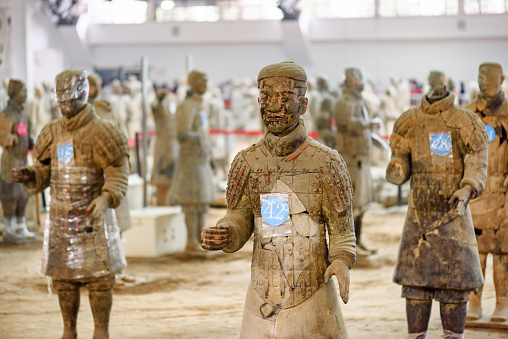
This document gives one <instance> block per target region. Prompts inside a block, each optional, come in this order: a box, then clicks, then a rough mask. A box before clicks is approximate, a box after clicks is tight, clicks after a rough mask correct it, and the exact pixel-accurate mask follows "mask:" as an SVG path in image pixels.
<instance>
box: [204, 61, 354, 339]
mask: <svg viewBox="0 0 508 339" xmlns="http://www.w3.org/2000/svg"><path fill="white" fill-rule="evenodd" d="M306 81H307V76H306V74H305V71H304V69H303V68H302V67H301V66H299V65H296V64H294V63H292V62H282V63H278V64H273V65H269V66H266V67H264V68H263V69H262V70H261V71H260V72H259V75H258V87H259V90H260V94H259V107H260V111H261V118H262V120H263V123H264V125H265V127H266V134H265V136H264V138H263V139H261V140H260V141H259V142H258V143H256V144H254V145H252V146H250V147H248V148H246V149H244V150H242V151H241V152H240V153H238V154H237V156H236V157H235V159H234V160H233V164H232V166H231V170H230V173H229V182H228V190H227V202H228V210H227V213H226V216H225V217H224V218H222V219H221V220H219V222H218V223H217V225H216V226H215V227H207V228H204V229H203V231H202V246H203V248H205V249H207V250H223V251H224V252H228V253H229V252H235V251H238V250H239V249H240V248H242V247H243V246H244V245H245V243H246V242H247V240H248V239H249V238H250V237H251V235H252V234H254V253H253V259H252V276H251V282H250V286H249V289H248V292H247V297H246V300H245V309H244V313H243V320H242V328H241V333H240V338H243V339H244V338H301V337H309V338H310V337H312V338H314V337H316V338H347V337H348V335H347V330H346V327H345V324H344V319H343V317H342V313H341V311H340V307H339V302H338V298H337V291H336V288H335V283H334V282H333V280H330V278H331V276H332V275H335V276H336V277H337V279H338V282H339V290H340V296H341V298H342V300H343V301H344V302H347V301H348V298H349V270H350V269H351V268H352V267H353V265H354V263H355V235H354V229H353V220H352V218H353V216H352V213H353V206H352V205H353V192H352V187H351V180H350V178H349V174H348V172H347V169H346V164H345V163H344V161H343V160H342V158H341V156H340V155H339V154H338V153H337V152H336V151H334V150H331V149H330V148H328V147H326V146H323V145H322V144H321V143H319V142H317V141H315V140H313V139H311V138H309V137H308V136H307V131H306V129H305V126H304V124H303V120H302V119H301V116H302V114H304V113H305V110H306V108H307V98H306V97H305V92H306V89H307V86H306ZM327 237H328V239H329V245H328V244H327V240H326V238H327Z"/></svg>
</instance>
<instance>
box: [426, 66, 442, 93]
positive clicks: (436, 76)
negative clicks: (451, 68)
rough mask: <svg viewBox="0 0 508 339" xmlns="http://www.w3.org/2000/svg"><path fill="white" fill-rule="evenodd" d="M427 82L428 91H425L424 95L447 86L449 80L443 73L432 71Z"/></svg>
mask: <svg viewBox="0 0 508 339" xmlns="http://www.w3.org/2000/svg"><path fill="white" fill-rule="evenodd" d="M427 82H428V84H427V89H426V90H424V91H423V92H424V93H428V92H431V91H432V90H433V89H434V87H436V86H446V85H447V83H448V79H447V78H446V75H445V74H444V73H443V72H441V71H430V73H429V76H428V77H427Z"/></svg>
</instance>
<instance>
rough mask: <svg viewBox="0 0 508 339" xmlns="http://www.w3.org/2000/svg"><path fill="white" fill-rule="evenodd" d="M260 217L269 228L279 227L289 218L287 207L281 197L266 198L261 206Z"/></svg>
mask: <svg viewBox="0 0 508 339" xmlns="http://www.w3.org/2000/svg"><path fill="white" fill-rule="evenodd" d="M261 216H262V217H263V220H264V221H265V222H266V223H267V224H268V225H271V226H280V225H282V224H283V223H284V222H285V221H286V220H287V219H288V218H289V205H288V203H287V202H286V201H285V200H284V199H282V198H281V197H277V196H275V197H268V198H267V199H266V200H265V201H264V202H263V205H261Z"/></svg>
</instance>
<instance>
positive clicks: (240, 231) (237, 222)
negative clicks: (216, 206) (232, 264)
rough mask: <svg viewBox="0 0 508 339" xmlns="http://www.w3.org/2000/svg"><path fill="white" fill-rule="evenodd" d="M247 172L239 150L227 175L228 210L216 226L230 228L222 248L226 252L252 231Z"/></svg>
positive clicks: (240, 243) (252, 222) (237, 248)
mask: <svg viewBox="0 0 508 339" xmlns="http://www.w3.org/2000/svg"><path fill="white" fill-rule="evenodd" d="M249 174H250V167H249V165H248V164H247V162H246V161H245V158H244V155H243V154H242V152H240V153H238V154H237V155H236V157H235V159H234V160H233V163H232V165H231V169H230V171H229V175H228V188H227V193H226V198H227V203H228V210H227V212H226V215H225V216H224V218H222V219H220V220H219V221H218V222H217V227H219V228H220V227H221V226H226V225H227V226H228V227H229V229H230V230H231V242H230V243H229V244H228V246H226V247H225V248H224V249H223V251H224V252H227V253H231V252H236V251H238V250H239V249H240V248H242V247H243V245H245V243H246V242H247V240H249V238H250V236H251V235H252V232H253V231H254V213H253V211H252V204H251V201H250V195H249V191H248V187H247V186H248V185H247V182H248V180H247V179H248V177H249Z"/></svg>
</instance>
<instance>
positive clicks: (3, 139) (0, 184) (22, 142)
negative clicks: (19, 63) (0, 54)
mask: <svg viewBox="0 0 508 339" xmlns="http://www.w3.org/2000/svg"><path fill="white" fill-rule="evenodd" d="M7 94H8V95H9V101H8V103H7V107H6V108H5V109H4V110H3V112H0V146H2V148H3V152H2V164H1V165H0V201H1V202H2V209H3V214H4V215H3V218H4V225H5V230H4V233H3V238H4V242H7V243H14V244H21V243H24V242H26V241H27V240H35V234H34V233H33V232H30V231H29V230H28V229H27V226H26V219H25V209H26V205H27V203H28V194H27V193H26V192H25V191H24V190H23V186H22V185H21V184H19V183H17V182H13V181H12V179H11V171H12V169H13V168H16V167H22V166H27V164H28V163H27V154H28V150H31V149H33V145H34V144H33V139H32V137H31V135H30V132H31V122H30V118H29V116H28V112H27V110H26V109H25V103H26V87H25V84H24V83H22V82H21V81H19V80H10V81H9V84H8V86H7Z"/></svg>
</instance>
